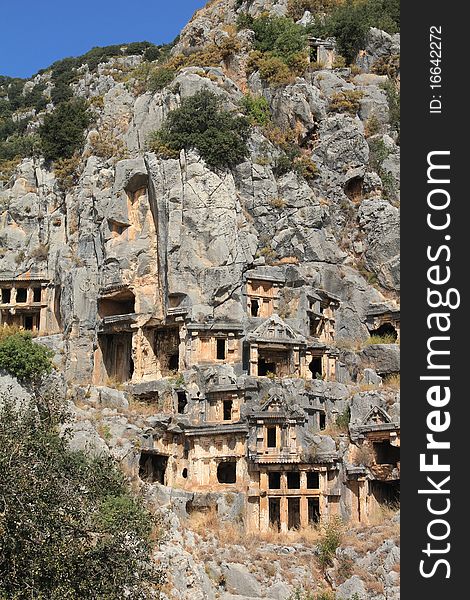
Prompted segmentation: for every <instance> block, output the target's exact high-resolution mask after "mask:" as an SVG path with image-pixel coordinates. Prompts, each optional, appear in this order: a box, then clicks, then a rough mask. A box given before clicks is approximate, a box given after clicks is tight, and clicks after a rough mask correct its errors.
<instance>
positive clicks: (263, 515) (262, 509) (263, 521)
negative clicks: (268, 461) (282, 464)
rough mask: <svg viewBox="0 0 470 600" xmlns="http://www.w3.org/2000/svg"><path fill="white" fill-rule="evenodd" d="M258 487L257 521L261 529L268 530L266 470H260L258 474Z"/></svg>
mask: <svg viewBox="0 0 470 600" xmlns="http://www.w3.org/2000/svg"><path fill="white" fill-rule="evenodd" d="M259 489H260V494H261V496H260V501H259V523H260V530H261V531H268V530H269V497H268V495H267V493H266V492H267V489H268V474H267V473H266V472H260V474H259Z"/></svg>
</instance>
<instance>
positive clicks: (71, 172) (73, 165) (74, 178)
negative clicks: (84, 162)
mask: <svg viewBox="0 0 470 600" xmlns="http://www.w3.org/2000/svg"><path fill="white" fill-rule="evenodd" d="M54 175H55V178H56V180H57V184H58V186H59V189H60V190H61V191H62V192H67V191H68V190H70V189H71V188H72V187H73V186H74V185H77V183H78V181H79V179H80V157H79V156H78V155H74V156H72V157H71V158H60V159H59V160H56V161H55V162H54Z"/></svg>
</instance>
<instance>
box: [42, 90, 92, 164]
mask: <svg viewBox="0 0 470 600" xmlns="http://www.w3.org/2000/svg"><path fill="white" fill-rule="evenodd" d="M90 122H91V117H90V115H89V113H88V111H87V103H86V102H85V101H84V100H82V99H73V100H70V101H68V102H63V103H62V104H59V106H57V107H56V109H55V110H54V111H53V112H52V113H50V114H47V115H46V116H45V118H44V123H43V125H42V126H41V127H40V128H39V135H40V137H41V146H42V152H43V154H44V158H45V159H46V160H57V159H59V158H71V157H72V156H73V154H74V153H75V152H77V151H78V150H80V149H81V148H82V146H83V143H84V141H85V131H86V129H87V127H88V125H89V124H90Z"/></svg>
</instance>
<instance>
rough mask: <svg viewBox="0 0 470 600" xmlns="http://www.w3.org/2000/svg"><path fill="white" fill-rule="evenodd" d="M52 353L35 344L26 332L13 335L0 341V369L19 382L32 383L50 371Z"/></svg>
mask: <svg viewBox="0 0 470 600" xmlns="http://www.w3.org/2000/svg"><path fill="white" fill-rule="evenodd" d="M52 356H53V352H52V351H51V350H49V349H48V348H45V347H44V346H40V345H39V344H35V343H34V342H33V338H32V335H31V334H30V333H28V332H18V333H13V334H12V335H9V336H7V337H5V338H4V339H2V340H1V341H0V369H3V370H5V371H6V372H7V373H9V374H10V375H12V376H13V377H16V378H17V379H18V380H19V381H21V382H34V381H37V380H38V379H41V377H43V376H44V375H47V374H48V373H50V372H51V371H52V363H51V359H52Z"/></svg>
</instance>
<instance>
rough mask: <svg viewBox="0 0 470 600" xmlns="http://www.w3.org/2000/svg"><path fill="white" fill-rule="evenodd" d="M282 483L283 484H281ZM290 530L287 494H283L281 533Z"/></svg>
mask: <svg viewBox="0 0 470 600" xmlns="http://www.w3.org/2000/svg"><path fill="white" fill-rule="evenodd" d="M281 485H282V484H281ZM288 530H289V514H288V505H287V498H286V496H281V533H287V531H288Z"/></svg>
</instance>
